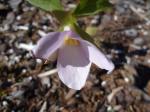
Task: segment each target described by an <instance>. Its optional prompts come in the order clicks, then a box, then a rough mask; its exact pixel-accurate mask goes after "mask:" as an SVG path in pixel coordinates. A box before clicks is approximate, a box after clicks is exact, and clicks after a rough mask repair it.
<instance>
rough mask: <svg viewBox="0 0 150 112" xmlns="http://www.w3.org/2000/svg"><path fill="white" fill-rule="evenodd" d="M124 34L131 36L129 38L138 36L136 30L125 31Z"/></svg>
mask: <svg viewBox="0 0 150 112" xmlns="http://www.w3.org/2000/svg"><path fill="white" fill-rule="evenodd" d="M124 33H125V35H126V36H129V37H136V36H137V35H138V32H137V30H136V29H128V30H125V31H124Z"/></svg>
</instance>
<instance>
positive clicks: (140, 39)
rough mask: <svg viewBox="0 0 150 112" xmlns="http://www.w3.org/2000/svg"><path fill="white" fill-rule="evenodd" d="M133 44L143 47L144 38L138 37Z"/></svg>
mask: <svg viewBox="0 0 150 112" xmlns="http://www.w3.org/2000/svg"><path fill="white" fill-rule="evenodd" d="M133 43H134V44H135V45H143V44H144V40H143V38H141V37H138V38H135V39H134V41H133Z"/></svg>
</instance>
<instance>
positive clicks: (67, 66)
mask: <svg viewBox="0 0 150 112" xmlns="http://www.w3.org/2000/svg"><path fill="white" fill-rule="evenodd" d="M90 66H91V63H90V61H89V60H88V59H87V58H86V56H85V54H84V51H83V50H82V48H81V47H80V46H63V47H62V48H61V49H60V50H59V52H58V60H57V68H58V75H59V77H60V79H61V80H62V82H63V83H64V84H65V85H67V86H68V87H69V88H72V89H75V90H80V89H81V88H82V87H83V86H84V85H85V82H86V79H87V76H88V74H89V70H90Z"/></svg>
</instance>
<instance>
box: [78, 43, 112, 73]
mask: <svg viewBox="0 0 150 112" xmlns="http://www.w3.org/2000/svg"><path fill="white" fill-rule="evenodd" d="M80 43H81V45H82V47H83V48H84V49H85V50H86V52H87V53H86V55H87V57H89V59H90V61H91V62H93V63H94V64H96V65H97V66H98V67H100V68H102V69H105V70H108V72H107V73H108V74H109V73H111V72H112V71H113V69H114V64H113V63H112V61H111V60H109V59H108V58H107V57H106V56H105V55H104V54H103V53H102V52H101V51H100V50H99V49H98V48H97V47H95V46H94V45H93V44H91V43H90V42H88V41H85V40H82V41H81V42H80ZM86 48H88V51H87V49H86Z"/></svg>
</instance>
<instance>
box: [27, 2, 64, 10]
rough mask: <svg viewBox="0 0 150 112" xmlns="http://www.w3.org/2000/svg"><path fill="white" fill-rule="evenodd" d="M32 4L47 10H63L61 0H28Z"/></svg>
mask: <svg viewBox="0 0 150 112" xmlns="http://www.w3.org/2000/svg"><path fill="white" fill-rule="evenodd" d="M27 1H28V2H29V3H31V4H32V5H34V6H36V7H39V8H41V9H44V10H46V11H54V10H63V7H62V6H61V3H60V0H27Z"/></svg>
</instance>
